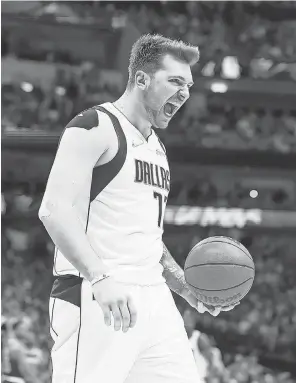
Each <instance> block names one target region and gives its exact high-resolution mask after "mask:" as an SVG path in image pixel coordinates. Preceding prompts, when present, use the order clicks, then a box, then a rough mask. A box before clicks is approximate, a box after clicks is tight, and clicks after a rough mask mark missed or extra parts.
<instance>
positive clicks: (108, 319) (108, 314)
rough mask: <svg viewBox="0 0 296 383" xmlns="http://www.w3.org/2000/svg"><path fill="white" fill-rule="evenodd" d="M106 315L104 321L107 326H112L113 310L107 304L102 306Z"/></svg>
mask: <svg viewBox="0 0 296 383" xmlns="http://www.w3.org/2000/svg"><path fill="white" fill-rule="evenodd" d="M101 309H102V311H103V315H104V322H105V324H106V326H111V312H110V308H109V307H108V306H106V305H103V306H101Z"/></svg>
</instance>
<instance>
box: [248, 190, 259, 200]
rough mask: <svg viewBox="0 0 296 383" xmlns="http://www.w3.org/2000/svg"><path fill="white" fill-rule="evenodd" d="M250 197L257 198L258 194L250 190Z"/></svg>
mask: <svg viewBox="0 0 296 383" xmlns="http://www.w3.org/2000/svg"><path fill="white" fill-rule="evenodd" d="M250 197H251V198H257V197H258V192H257V190H251V191H250Z"/></svg>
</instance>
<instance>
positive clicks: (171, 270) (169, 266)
mask: <svg viewBox="0 0 296 383" xmlns="http://www.w3.org/2000/svg"><path fill="white" fill-rule="evenodd" d="M160 263H161V264H162V266H163V268H164V271H163V276H164V278H165V280H166V282H167V284H168V286H169V288H170V289H171V290H172V291H174V292H175V293H177V294H179V295H180V294H182V292H183V291H184V288H186V281H185V277H184V271H183V270H182V268H181V267H180V266H179V265H178V263H177V262H176V261H175V260H174V258H173V257H172V255H171V253H170V252H169V250H168V249H167V247H166V246H165V244H163V254H162V257H161V260H160Z"/></svg>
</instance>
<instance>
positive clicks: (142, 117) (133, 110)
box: [113, 92, 151, 138]
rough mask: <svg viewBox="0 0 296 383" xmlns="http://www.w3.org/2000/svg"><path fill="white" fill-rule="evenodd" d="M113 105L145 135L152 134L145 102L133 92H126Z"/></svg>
mask: <svg viewBox="0 0 296 383" xmlns="http://www.w3.org/2000/svg"><path fill="white" fill-rule="evenodd" d="M113 105H114V106H115V107H116V108H117V109H118V110H119V111H120V112H121V113H122V114H124V115H125V117H126V118H127V119H128V120H129V122H130V123H131V124H132V125H134V127H135V128H136V129H138V130H139V132H140V133H141V134H142V135H143V136H144V137H145V138H147V137H149V136H150V134H151V123H150V122H149V121H148V119H147V117H146V111H145V109H144V107H143V104H142V103H141V102H140V101H139V100H138V99H137V97H135V94H133V93H132V92H125V93H124V94H123V95H122V96H121V97H120V98H119V99H118V100H116V101H115V102H113Z"/></svg>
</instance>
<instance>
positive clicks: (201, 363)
mask: <svg viewBox="0 0 296 383" xmlns="http://www.w3.org/2000/svg"><path fill="white" fill-rule="evenodd" d="M200 334H201V332H200V331H198V330H194V331H193V333H192V335H191V337H190V339H189V342H190V346H191V349H192V352H193V355H194V359H195V364H196V367H197V370H198V373H199V376H200V378H201V379H202V381H205V378H206V376H207V371H208V361H207V360H206V358H205V357H204V356H203V355H202V353H201V352H200V350H199V348H198V339H199V337H200Z"/></svg>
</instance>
